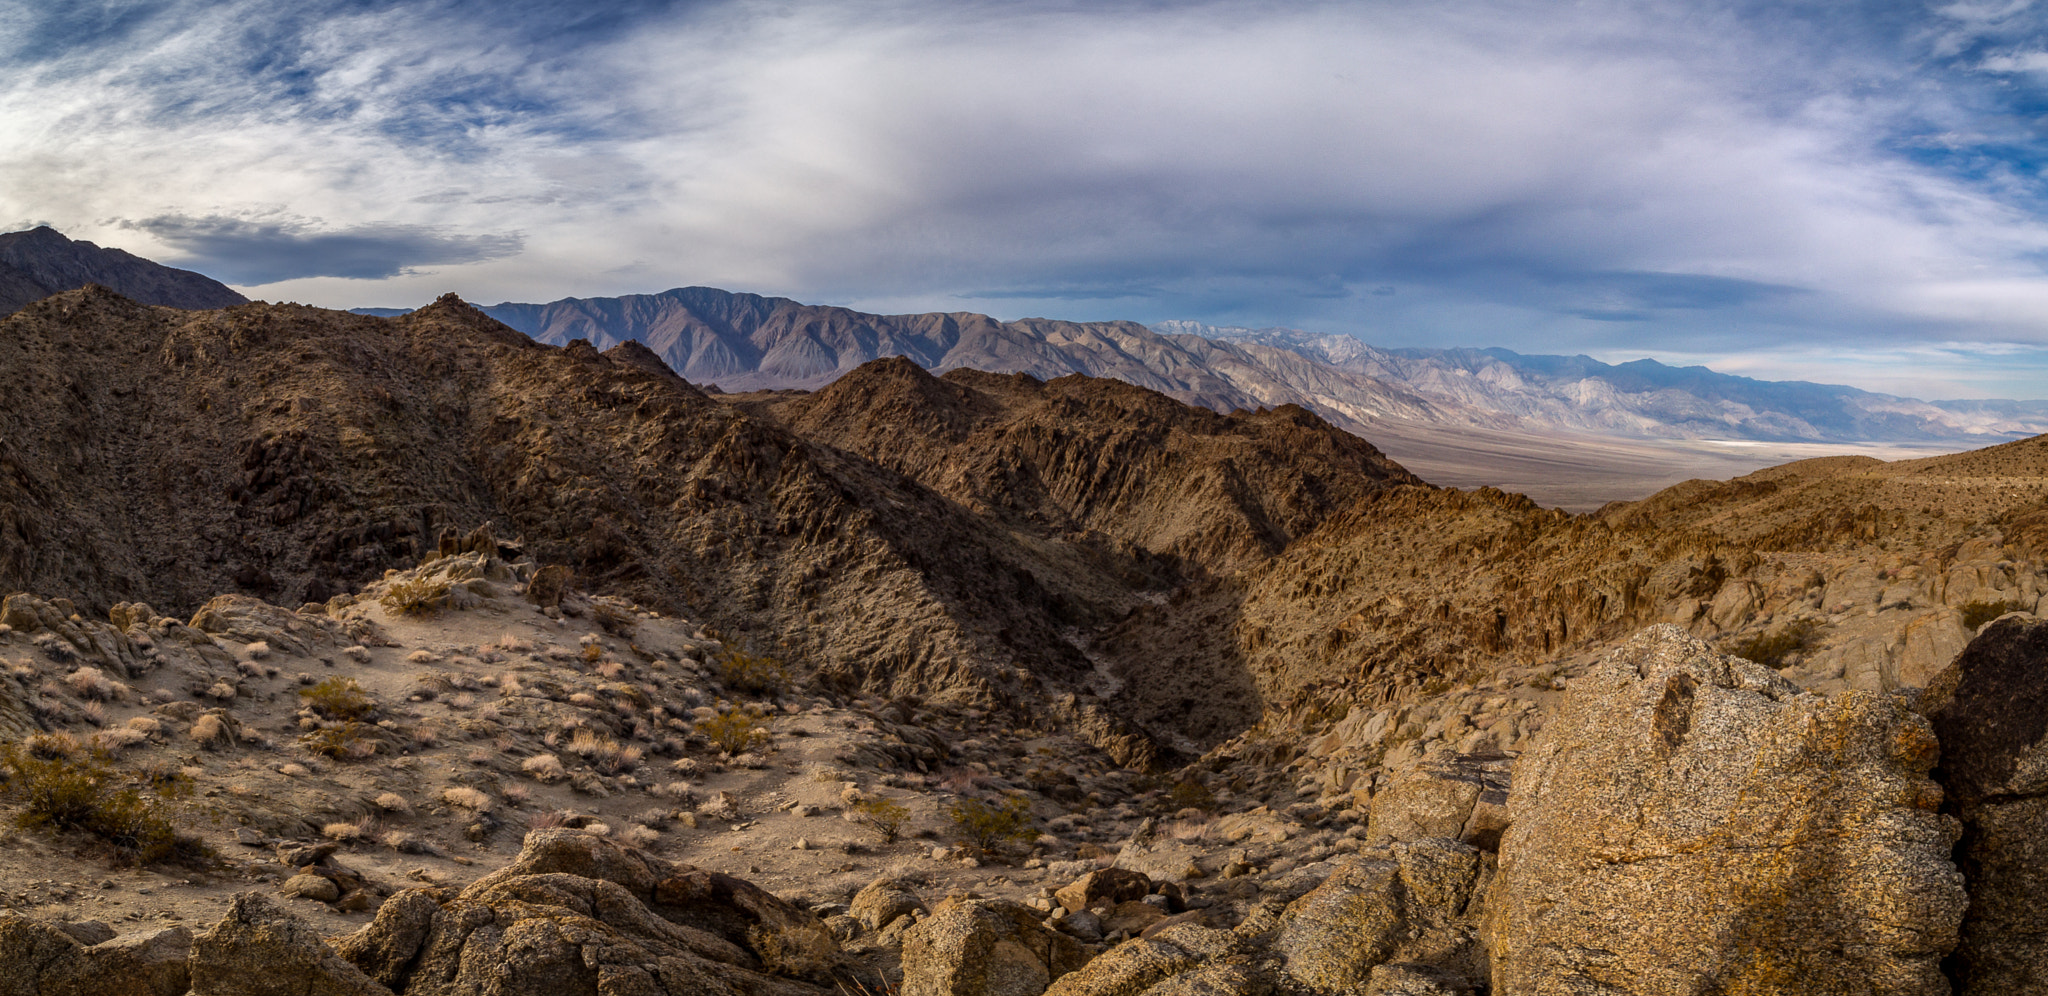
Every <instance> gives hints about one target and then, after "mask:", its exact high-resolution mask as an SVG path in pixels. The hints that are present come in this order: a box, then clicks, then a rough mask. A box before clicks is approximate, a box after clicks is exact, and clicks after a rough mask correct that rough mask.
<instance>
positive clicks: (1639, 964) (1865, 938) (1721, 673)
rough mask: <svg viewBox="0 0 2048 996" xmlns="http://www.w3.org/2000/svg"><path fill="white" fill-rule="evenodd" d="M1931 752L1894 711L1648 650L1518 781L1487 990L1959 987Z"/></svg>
mask: <svg viewBox="0 0 2048 996" xmlns="http://www.w3.org/2000/svg"><path fill="white" fill-rule="evenodd" d="M1936 752H1937V745H1936V742H1935V739H1934V734H1933V730H1932V729H1931V728H1930V727H1929V725H1928V724H1927V722H1926V720H1924V719H1922V718H1921V717H1920V716H1918V715H1915V714H1914V713H1912V712H1911V711H1910V710H1908V709H1907V708H1906V707H1905V705H1904V704H1903V703H1902V701H1901V700H1900V699H1899V698H1897V697H1894V696H1890V695H1885V694H1881V693H1872V692H1850V693H1846V694H1844V695H1842V696H1840V697H1837V698H1832V699H1824V698H1820V697H1818V696H1814V695H1810V694H1807V693H1805V692H1803V691H1801V690H1800V689H1799V688H1798V687H1797V686H1794V685H1792V684H1791V683H1790V682H1787V681H1785V680H1784V679H1783V678H1781V677H1779V676H1778V675H1777V674H1776V673H1775V672H1773V671H1771V670H1769V669H1768V668H1764V667H1760V666H1758V665H1755V664H1752V663H1750V662H1748V661H1744V660H1740V659H1737V658H1732V657H1726V656H1723V655H1720V654H1717V653H1714V652H1713V651H1712V650H1711V649H1709V648H1708V647H1707V646H1706V645H1705V644H1703V643H1700V642H1699V641H1697V640H1693V639H1691V638H1689V637H1687V636H1686V635H1685V634H1684V632H1683V631H1681V630H1678V629H1676V628H1675V627H1670V626H1653V627H1650V628H1649V629H1646V630H1644V631H1642V632H1641V633H1638V634H1637V635H1636V636H1635V637H1633V638H1631V639H1630V640H1629V641H1628V642H1627V643H1626V644H1624V645H1623V646H1621V647H1620V648H1618V649H1616V650H1615V651H1614V652H1612V653H1610V654H1609V655H1607V656H1606V657H1604V658H1602V659H1601V660H1600V661H1599V662H1598V663H1596V664H1595V665H1593V666H1592V667H1591V668H1590V669H1589V670H1588V671H1587V673H1586V674H1585V675H1584V676H1583V677H1581V678H1579V679H1577V680H1575V681H1574V682H1572V686H1571V694H1570V696H1569V697H1568V699H1567V701H1566V703H1565V705H1564V707H1563V708H1562V710H1561V711H1560V712H1559V713H1558V714H1557V715H1556V716H1555V717H1554V718H1553V719H1552V720H1551V722H1550V723H1549V724H1548V726H1547V727H1546V729H1545V731H1544V736H1543V738H1542V739H1541V740H1540V741H1539V742H1538V743H1537V745H1536V747H1535V748H1534V749H1533V750H1531V751H1530V752H1529V753H1527V754H1524V755H1523V756H1522V758H1521V760H1520V761H1519V762H1518V763H1517V765H1516V767H1515V772H1514V792H1513V794H1512V796H1511V797H1510V800H1509V807H1508V808H1509V811H1510V814H1511V815H1512V817H1513V825H1512V826H1511V827H1510V828H1509V829H1508V831H1507V833H1506V836H1505V837H1504V838H1503V840H1502V843H1501V849H1500V870H1499V875H1498V878H1497V879H1496V880H1495V881H1494V883H1493V884H1492V886H1491V887H1490V888H1489V890H1488V896H1489V898H1488V904H1489V907H1490V915H1491V919H1492V923H1491V925H1490V928H1491V929H1490V933H1491V942H1492V943H1491V947H1492V952H1493V991H1495V992H1502V993H1515V994H1518V996H1522V994H1526V996H1546V994H1565V993H1595V992H1599V993H1608V992H1612V993H1620V992H1626V993H1630V994H1633V996H1665V994H1671V996H1677V994H1693V993H1701V992H1730V993H1735V992H1757V993H1763V992H1803V993H1857V994H1894V993H1896V994H1907V993H1914V994H1918V993H1939V992H1942V991H1944V988H1945V986H1946V985H1947V983H1946V981H1945V980H1944V978H1943V976H1942V973H1941V960H1942V957H1943V956H1944V955H1945V954H1946V953H1947V952H1948V951H1949V950H1950V948H1952V947H1953V946H1954V944H1955V941H1956V932H1957V928H1958V926H1959V924H1960V922H1961V919H1962V912H1963V906H1964V902H1965V897H1964V893H1963V882H1962V876H1961V875H1960V874H1959V873H1957V871H1956V870H1955V866H1954V865H1953V864H1951V863H1950V861H1949V857H1948V855H1949V849H1950V848H1951V847H1952V846H1953V844H1954V843H1955V840H1956V836H1957V834H1958V833H1959V827H1958V825H1957V824H1956V822H1955V820H1954V819H1953V818H1950V817H1945V816H1943V815H1941V814H1940V813H1939V812H1937V811H1936V806H1937V805H1938V804H1939V800H1940V798H1941V793H1940V789H1939V787H1938V786H1936V785H1935V784H1933V783H1932V782H1931V781H1930V780H1929V779H1928V777H1927V773H1928V771H1929V769H1930V768H1931V767H1932V766H1933V764H1934V760H1935V756H1936Z"/></svg>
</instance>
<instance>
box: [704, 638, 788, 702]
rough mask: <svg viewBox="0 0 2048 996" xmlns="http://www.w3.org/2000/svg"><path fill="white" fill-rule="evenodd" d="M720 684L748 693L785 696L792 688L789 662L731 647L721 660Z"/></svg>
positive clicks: (726, 650)
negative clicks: (783, 694)
mask: <svg viewBox="0 0 2048 996" xmlns="http://www.w3.org/2000/svg"><path fill="white" fill-rule="evenodd" d="M718 683H719V684H721V685H724V686H725V687H726V688H728V689H731V690H732V691H735V692H742V693H744V694H747V695H781V694H782V693H783V692H786V691H788V690H789V665H787V664H784V663H782V662H781V661H779V660H776V659H775V658H773V657H767V656H763V655H761V654H750V653H747V652H746V651H744V650H741V649H739V648H738V647H731V646H728V647H726V648H725V654H724V656H722V657H720V658H719V661H718Z"/></svg>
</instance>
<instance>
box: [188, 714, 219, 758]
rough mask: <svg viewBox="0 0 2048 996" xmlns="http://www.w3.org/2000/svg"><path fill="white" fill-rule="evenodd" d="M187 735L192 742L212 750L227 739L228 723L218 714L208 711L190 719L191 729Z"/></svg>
mask: <svg viewBox="0 0 2048 996" xmlns="http://www.w3.org/2000/svg"><path fill="white" fill-rule="evenodd" d="M187 735H188V736H190V737H191V738H192V742H193V743H196V744H198V745H199V746H201V747H204V748H206V749H208V750H212V749H213V748H215V747H217V746H219V745H221V744H223V743H225V742H227V740H228V739H229V736H228V724H227V722H226V721H224V720H222V719H221V718H220V717H219V716H215V715H213V714H212V713H208V714H206V715H204V716H201V717H199V718H198V719H195V720H193V721H192V730H191V732H190V733H189V734H187Z"/></svg>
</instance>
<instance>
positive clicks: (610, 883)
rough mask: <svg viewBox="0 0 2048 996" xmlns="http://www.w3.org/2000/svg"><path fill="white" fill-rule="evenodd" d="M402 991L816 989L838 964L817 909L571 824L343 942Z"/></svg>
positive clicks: (526, 995)
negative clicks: (455, 891)
mask: <svg viewBox="0 0 2048 996" xmlns="http://www.w3.org/2000/svg"><path fill="white" fill-rule="evenodd" d="M341 951H342V953H343V954H344V955H345V956H347V957H349V958H352V959H354V960H355V963H356V964H357V965H360V966H361V967H362V968H363V970H364V971H367V972H370V973H374V975H375V977H376V979H377V980H378V981H379V982H381V983H383V984H384V985H386V986H388V987H389V988H390V989H391V990H393V991H395V992H399V993H403V994H406V996H423V994H432V996H552V994H558V993H621V994H629V993H630V994H643V996H684V994H696V993H732V994H742V996H797V994H806V996H813V994H815V993H816V992H817V991H818V990H817V989H816V987H815V986H813V985H811V984H809V983H807V982H805V981H801V980H802V979H805V978H809V979H814V980H822V979H824V978H825V977H826V976H827V975H828V974H829V973H830V972H831V971H832V970H833V969H835V968H837V967H838V965H839V958H840V953H839V946H838V944H837V942H835V941H834V940H833V939H832V936H831V934H830V932H829V931H827V930H826V929H825V926H824V925H823V924H822V923H820V922H819V921H818V919H817V917H815V916H813V915H811V914H810V913H808V912H805V911H803V910H799V909H797V908H796V907H794V906H791V905H789V904H788V903H786V902H783V901H782V900H780V899H777V898H775V897H774V896H772V895H769V894H768V893H767V892H764V891H762V890H761V889H759V888H757V887H756V886H754V885H752V884H750V883H747V882H744V881H741V880H739V879H735V878H730V877H728V876H724V875H718V874H715V873H711V872H704V871H699V870H697V869H694V868H690V867H687V866H680V865H672V864H669V863H667V862H664V861H662V860H660V859H658V858H654V857H652V856H650V855H647V854H645V853H642V852H640V851H637V850H634V849H632V848H629V847H625V846H622V845H619V844H615V843H613V842H611V841H608V840H605V839H603V838H599V837H594V836H591V835H588V834H585V833H583V832H581V831H577V830H540V831H535V832H534V833H532V834H529V835H528V836H527V839H526V845H525V847H524V848H523V849H522V850H521V851H520V853H519V857H518V858H517V859H516V860H514V861H513V863H512V864H510V865H508V866H506V867H504V868H501V869H499V870H498V871H496V872H493V873H491V874H489V875H486V876H484V877H483V878H481V879H478V880H477V881H476V882H474V883H472V884H471V885H470V886H469V887H468V888H466V889H464V890H463V891H462V892H461V893H460V894H459V895H457V896H456V897H455V898H453V899H452V900H450V901H448V902H447V903H445V904H437V903H434V902H433V901H432V899H431V898H430V897H428V896H426V895H425V894H423V893H419V892H414V893H410V894H408V893H400V894H399V895H397V896H394V897H392V899H391V900H390V901H389V902H386V903H385V904H384V905H383V906H382V907H381V908H380V909H379V910H378V913H377V919H376V920H374V921H373V922H372V923H371V924H370V925H369V926H367V927H364V928H363V929H362V930H361V931H359V932H358V933H356V934H355V935H353V936H351V937H349V938H347V939H345V940H344V941H343V942H342V943H341Z"/></svg>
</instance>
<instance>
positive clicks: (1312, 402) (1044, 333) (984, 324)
mask: <svg viewBox="0 0 2048 996" xmlns="http://www.w3.org/2000/svg"><path fill="white" fill-rule="evenodd" d="M89 283H93V284H100V285H103V286H106V287H108V288H109V289H112V290H114V291H116V292H118V293H120V294H122V295H123V296H126V297H128V298H130V299H132V300H135V301H139V302H142V303H144V304H158V305H169V306H172V307H179V308H194V309H197V308H219V307H226V306H229V305H234V304H241V303H244V302H245V300H246V299H245V298H243V297H242V295H240V294H237V293H236V292H234V291H233V290H231V289H229V288H228V287H227V286H226V285H224V284H222V283H220V282H218V281H215V280H213V279H211V278H208V277H206V276H203V275H201V274H198V273H193V272H191V271H189V270H179V269H174V268H172V267H168V266H163V265H161V264H158V263H153V262H151V261H149V260H147V259H143V258H141V257H139V256H135V255H132V254H130V253H126V252H123V251H121V250H119V249H103V248H101V247H99V246H96V245H94V244H93V243H91V242H82V241H73V240H71V239H68V238H65V237H64V236H63V235H61V234H59V233H58V232H56V231H54V230H52V229H50V228H47V227H41V228H36V229H33V230H30V231H25V232H13V233H9V234H5V235H0V314H6V313H9V312H13V311H15V310H18V309H19V308H21V307H22V306H24V305H26V304H28V303H30V302H32V301H35V300H39V299H41V298H43V297H46V296H48V295H50V294H52V293H56V292H58V291H62V290H67V289H72V288H77V287H82V286H84V285H86V284H89ZM357 310H358V311H359V312H361V313H364V314H376V315H394V314H402V313H404V311H403V309H389V308H361V309H357ZM483 310H484V311H485V312H486V313H488V314H489V315H490V316H491V317H493V318H495V319H497V320H498V321H500V322H503V323H504V324H506V325H509V326H511V327H512V328H514V329H517V330H519V331H520V332H523V333H525V334H526V335H528V336H530V337H532V338H534V339H536V340H538V341H540V342H544V343H550V344H554V345H563V344H566V343H568V342H570V341H572V340H575V339H587V340H589V341H590V342H591V343H592V344H593V345H595V346H597V347H598V348H600V349H609V348H611V347H613V346H616V345H618V344H620V343H622V342H626V341H629V340H632V341H638V342H640V343H641V344H643V345H645V346H646V347H647V348H648V349H650V350H652V351H653V352H654V353H655V354H656V355H658V356H660V357H661V359H662V360H663V361H664V362H666V363H667V364H668V365H669V366H670V367H672V368H674V369H675V370H676V372H678V373H680V374H682V376H683V377H685V378H686V379H688V380H690V381H692V382H694V383H697V384H703V385H716V386H717V387H718V388H719V389H721V390H724V391H727V392H746V391H755V390H775V389H788V388H801V389H806V390H815V389H817V388H820V387H823V386H824V385H826V384H829V383H831V382H833V381H834V380H837V379H838V378H840V377H841V376H843V375H845V374H847V373H849V372H851V371H852V370H853V369H854V368H855V367H858V366H860V365H861V364H863V363H866V362H868V361H869V360H873V359H877V358H880V357H887V356H903V357H906V358H908V359H910V360H911V361H912V362H914V363H916V364H918V365H919V366H921V367H924V368H926V369H928V370H931V371H933V372H935V373H944V372H946V371H949V370H955V369H960V368H963V367H964V368H972V369H976V370H987V371H992V372H997V373H1027V374H1030V375H1032V376H1034V377H1037V378H1039V379H1041V380H1051V379H1053V378H1056V377H1062V376H1066V375H1068V374H1077V373H1078V374H1087V375H1089V376H1094V377H1110V378H1115V379H1117V380H1122V381H1125V382H1127V383H1131V384H1136V385H1139V386H1141V387H1147V388H1151V389H1153V390H1156V391H1159V392H1161V393H1163V394H1167V395H1169V396H1172V397H1174V398H1177V399H1179V400H1181V401H1185V402H1188V403H1191V404H1197V405H1201V406H1203V407H1207V408H1211V409H1215V410H1217V411H1223V412H1229V411H1232V410H1234V409H1238V408H1244V409H1253V410H1255V409H1259V408H1275V407H1279V406H1281V405H1285V404H1299V405H1302V406H1304V407H1306V408H1309V409H1311V410H1313V411H1315V412H1317V413H1319V414H1321V415H1322V416H1323V417H1324V418H1327V419H1329V420H1330V421H1331V422H1333V423H1335V424H1337V425H1339V426H1342V427H1343V428H1346V429H1349V430H1351V431H1352V432H1355V433H1359V434H1361V435H1365V436H1366V437H1367V438H1375V436H1386V435H1388V434H1389V433H1390V431H1398V430H1400V429H1403V428H1412V427H1416V426H1440V427H1445V428H1454V429H1485V430H1498V431H1506V432H1517V433H1533V434H1543V433H1551V432H1560V431H1562V432H1572V433H1588V434H1594V435H1599V436H1608V437H1630V438H1638V439H1727V440H1753V441H1769V442H1814V443H1866V442H1881V443H1895V444H1941V445H1948V444H1964V445H1969V446H1978V445H1984V444H1987V443H1994V442H1999V441H2003V440H2007V439H2014V438H2020V437H2024V436H2031V435H2036V434H2040V433H2043V432H2048V401H1919V400H1915V399H1912V398H1901V397H1895V396H1892V395H1887V394H1877V393H1873V392H1869V391H1862V390H1858V389H1856V388H1852V387H1843V386H1839V385H1829V384H1813V383H1806V382H1803V381H1761V380H1753V379H1751V378H1748V377H1736V376H1731V375H1728V374H1722V373H1716V372H1714V371H1712V370H1709V369H1707V368H1705V367H1670V366H1666V365H1664V364H1661V363H1658V362H1656V361H1654V360H1635V361H1632V362H1629V363H1620V364H1608V363H1602V362H1599V361H1597V360H1594V359H1592V358H1590V357H1586V356H1525V355H1522V354H1518V353H1514V352H1510V351H1508V350H1505V349H1381V348H1378V347H1375V346H1371V345H1368V344H1366V343H1364V342H1362V341H1360V340H1358V339H1356V338H1353V337H1350V336H1343V335H1320V334H1315V333H1309V332H1301V331H1297V330H1293V329H1281V328H1267V329H1251V328H1240V327H1222V326H1213V325H1203V324H1200V323H1196V322H1161V323H1158V324H1156V325H1153V326H1150V327H1147V326H1144V325H1140V324H1137V323H1135V322H1066V321H1056V320H1052V319H1041V318H1032V319H1024V320H1021V321H1014V322H1003V321H997V320H996V319H994V318H991V317H989V316H987V315H980V314H974V313H971V312H947V313H928V314H917V315H871V314H866V313H863V312H858V311H853V310H851V309H847V308H835V307H826V306H821V305H807V304H802V303H800V302H797V301H792V300H790V299H788V298H779V297H763V296H761V295H758V294H736V293H731V292H728V291H722V290H716V289H713V288H709V287H684V288H678V289H675V290H669V291H664V292H662V293H659V294H634V295H627V296H625V297H615V298H565V299H563V300H560V301H554V302H550V303H547V304H518V303H510V302H508V303H505V304H498V305H492V306H489V307H485V308H484V309H483Z"/></svg>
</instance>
